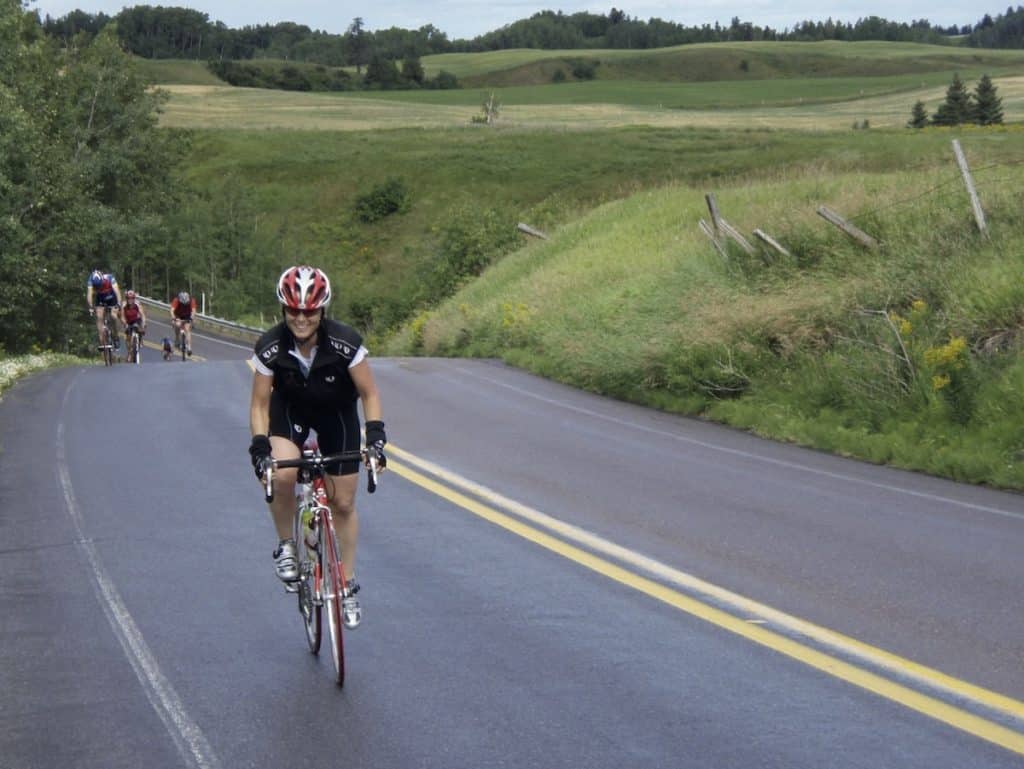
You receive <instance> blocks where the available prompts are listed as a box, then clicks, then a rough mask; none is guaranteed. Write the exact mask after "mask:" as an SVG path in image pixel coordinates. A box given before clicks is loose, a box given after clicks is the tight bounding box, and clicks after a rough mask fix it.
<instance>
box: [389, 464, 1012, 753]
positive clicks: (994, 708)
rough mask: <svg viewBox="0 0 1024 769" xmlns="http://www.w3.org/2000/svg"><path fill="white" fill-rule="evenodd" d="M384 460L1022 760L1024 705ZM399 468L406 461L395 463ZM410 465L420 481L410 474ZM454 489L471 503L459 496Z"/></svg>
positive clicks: (541, 540)
mask: <svg viewBox="0 0 1024 769" xmlns="http://www.w3.org/2000/svg"><path fill="white" fill-rule="evenodd" d="M388 453H389V454H390V455H391V457H392V458H390V459H389V462H388V468H389V469H391V470H393V471H394V472H395V473H396V474H397V475H399V476H401V477H402V478H404V479H406V480H408V481H410V482H411V483H414V484H416V485H417V486H420V487H421V488H423V489H426V490H427V491H429V492H431V493H433V494H436V495H437V496H439V497H442V498H444V499H446V500H448V501H449V502H451V503H453V504H455V505H458V506H459V507H461V508H463V509H464V510H467V511H469V512H471V513H473V514H474V515H477V516H479V517H480V518H483V519H484V520H486V521H489V522H491V523H493V524H495V525H496V526H500V527H502V528H503V529H506V530H508V531H510V532H512V533H513V534H516V535H518V536H520V537H522V538H523V539H526V540H529V541H530V542H533V543H535V544H537V545H540V546H541V547H543V548H546V549H547V550H550V551H551V552H553V553H557V554H558V555H560V556H562V557H564V558H567V559H569V560H570V561H574V562H575V563H578V564H580V565H581V566H584V567H586V568H588V569H590V570H592V571H595V572H597V573H598V574H602V575H604V576H606V577H608V578H609V579H612V580H615V581H616V582H619V583H620V584H623V585H627V586H628V587H631V588H633V589H634V590H637V591H639V592H641V593H643V594H645V595H647V596H650V597H651V598H654V599H656V600H658V601H661V602H663V603H665V604H668V605H669V606H672V607H674V608H676V609H679V610H681V611H684V612H686V613H687V614H690V615H692V616H694V617H697V618H698V619H701V620H704V621H705V622H709V623H711V624H713V625H716V626H717V627H720V628H722V629H724V630H728V631H729V632H731V633H735V634H736V635H738V636H741V637H743V638H746V639H748V640H750V641H753V642H754V643H757V644H760V645H761V646H764V647H767V648H769V649H772V650H774V651H776V652H778V653H780V654H784V655H786V656H787V657H790V658H792V659H794V660H797V661H799V662H802V663H803V664H805V665H809V666H810V667H813V668H816V669H817V670H820V671H822V672H824V673H827V674H829V675H831V676H834V677H835V678H839V679H841V680H843V681H846V682H848V683H851V684H853V685H855V686H858V687H860V688H862V689H866V690H867V691H870V692H873V693H875V694H877V695H879V696H881V697H884V698H886V699H888V700H891V701H892V702H897V703H899V704H901V705H903V706H905V707H908V708H910V709H911V710H915V711H917V712H918V713H922V714H924V715H926V716H929V717H931V718H934V719H936V720H938V721H941V722H943V723H945V724H948V725H950V726H952V727H954V728H956V729H959V730H961V731H964V732H967V733H969V734H972V735H974V736H976V737H980V738H981V739H983V740H986V741H988V742H991V743H994V744H996V745H999V746H1000V747H1002V748H1005V749H1007V750H1010V751H1013V752H1014V753H1019V754H1021V755H1024V733H1022V732H1020V731H1017V730H1015V729H1013V728H1010V727H1008V726H1006V725H1004V724H1003V723H999V722H998V721H997V720H994V719H997V718H998V719H1000V720H1002V721H1005V722H1008V723H1009V722H1017V723H1024V702H1021V701H1019V700H1015V699H1013V698H1011V697H1007V696H1005V695H1002V694H999V693H997V692H993V691H990V690H987V689H984V688H982V687H979V686H975V685H974V684H970V683H968V682H966V681H961V680H959V679H956V678H953V677H951V676H948V675H946V674H944V673H941V672H940V671H937V670H933V669H931V668H928V667H926V666H924V665H920V664H918V663H915V662H913V661H911V660H907V659H904V658H901V657H899V656H897V655H894V654H891V653H889V652H886V651H884V650H882V649H878V648H876V647H873V646H870V645H868V644H865V643H862V642H860V641H856V640H855V639H852V638H848V637H846V636H843V635H841V634H839V633H836V632H834V631H831V630H828V629H827V628H822V627H820V626H817V625H813V624H812V623H809V622H806V621H804V620H801V619H799V618H796V617H792V616H790V615H786V614H784V613H782V612H780V611H778V610H776V609H772V608H771V607H769V606H765V605H763V604H759V603H757V602H755V601H752V600H750V599H748V598H744V597H743V596H739V595H737V594H735V593H731V592H729V591H727V590H725V589H723V588H720V587H717V586H715V585H711V584H710V583H707V582H704V581H702V580H700V579H698V578H696V577H693V576H692V575H688V574H685V573H684V572H679V571H677V570H675V569H671V568H670V567H667V566H665V565H664V564H660V563H658V562H656V561H653V560H651V559H647V558H645V557H643V556H640V555H638V554H636V553H632V551H628V550H626V549H625V548H621V547H619V546H617V545H614V544H613V543H609V542H607V541H606V540H602V539H600V538H599V537H596V536H594V535H593V534H590V533H589V532H586V531H584V530H582V529H579V528H577V527H574V526H571V525H569V524H566V523H564V522H562V521H558V520H557V519H554V518H551V517H550V516H547V515H545V514H544V513H541V512H540V511H537V510H533V509H531V508H528V507H526V506H524V505H521V504H519V503H516V502H514V501H513V500H509V499H507V498H504V497H502V496H501V495H500V494H497V493H495V492H493V491H491V490H490V489H487V488H485V487H483V486H479V485H478V484H475V483H473V482H471V481H468V480H466V479H464V478H461V477H460V476H457V475H455V474H453V473H451V472H448V471H446V470H445V469H444V468H441V467H438V466H436V465H434V464H432V463H430V462H427V461H426V460H423V459H420V458H418V457H416V456H415V455H413V454H410V453H409V452H406V451H403V450H401V449H399V448H397V447H396V446H394V445H392V444H389V445H388ZM396 459H397V460H400V461H395V460H396ZM412 465H415V466H416V467H418V468H419V469H420V470H422V471H424V472H419V471H418V470H414V469H412V467H411V466H412ZM428 473H429V475H428ZM458 488H461V489H462V490H463V491H465V492H466V493H463V491H459V490H457V489H458ZM470 495H471V496H470ZM481 500H486V501H487V502H488V503H490V504H485V502H484V501H481ZM496 507H502V508H504V509H506V510H510V511H511V512H512V513H514V514H510V513H504V512H501V511H499V510H497V509H496ZM524 519H525V520H528V521H531V522H532V523H534V524H536V526H534V525H529V524H527V523H526V522H524ZM537 526H543V527H544V528H546V529H548V530H549V531H554V532H556V533H558V534H559V535H560V536H561V537H562V538H559V537H556V536H554V535H553V534H550V533H548V532H547V531H542V530H541V529H540V528H537ZM568 540H574V541H575V542H577V543H579V544H572V543H571V542H570V541H568ZM581 545H582V546H581ZM584 547H586V548H587V549H584ZM594 551H598V552H603V553H606V554H608V556H609V558H611V557H613V558H615V559H616V561H619V562H620V563H627V564H629V565H630V566H633V567H635V568H637V570H638V571H640V570H642V571H646V572H648V573H653V574H656V575H657V576H659V577H662V578H664V579H665V580H666V581H672V582H675V583H677V584H680V585H683V586H684V587H686V588H687V589H688V590H690V591H691V593H684V592H682V591H681V590H678V589H675V588H673V587H670V586H668V585H666V584H664V583H662V582H658V581H656V580H654V579H650V578H648V577H644V576H642V575H641V574H639V573H638V571H631V570H630V569H629V568H626V567H625V566H622V565H620V563H615V562H613V561H612V560H609V558H605V557H601V556H599V555H595V552H594ZM692 593H696V594H698V595H705V596H708V597H709V598H710V599H712V600H714V601H715V602H716V603H719V604H722V603H724V604H727V605H729V606H730V607H732V608H733V609H734V610H736V611H737V612H738V613H740V614H746V615H748V616H747V617H743V616H739V615H737V614H732V613H729V612H728V611H724V610H723V609H720V608H717V607H716V606H713V605H711V603H707V602H705V601H702V600H700V599H699V598H697V597H694V595H693V594H692ZM760 623H766V624H770V625H775V626H777V627H779V628H782V629H785V630H786V631H789V632H790V633H793V634H794V635H799V636H802V637H805V638H807V639H809V640H810V641H813V642H815V643H817V644H819V645H820V646H823V647H829V648H830V649H832V650H834V652H835V653H837V654H843V655H844V656H846V657H855V658H857V659H860V660H862V661H863V662H864V665H865V666H864V667H860V666H858V665H856V664H853V663H851V662H848V661H846V660H844V659H841V658H840V657H838V656H835V655H834V654H829V653H826V652H825V651H822V650H821V649H820V648H815V647H813V646H811V645H809V644H808V643H802V642H800V641H798V640H795V639H794V638H792V637H790V636H788V635H784V634H783V633H781V632H777V631H775V630H772V629H770V628H769V627H766V626H765V625H764V624H760ZM869 668H874V669H876V670H877V669H884V670H887V671H889V672H891V673H892V674H894V675H895V676H897V677H899V678H900V679H902V680H905V681H913V682H915V683H916V684H917V685H919V686H920V687H921V688H922V689H926V690H931V691H933V692H936V693H939V692H941V693H943V694H944V695H946V696H948V697H949V698H950V700H955V701H958V702H961V703H965V704H967V705H968V706H969V707H973V708H974V709H977V710H978V711H983V712H987V713H990V714H991V718H987V717H985V716H983V715H978V714H976V713H973V712H970V711H969V710H966V709H964V708H963V707H957V706H955V705H952V704H950V703H949V702H947V701H945V700H943V699H939V697H937V696H933V695H931V694H925V693H923V692H922V691H918V690H916V689H913V688H911V687H910V686H908V685H905V684H902V683H897V682H896V681H893V680H891V679H889V678H886V677H885V676H883V675H881V674H879V673H877V672H873V671H872V670H871V669H869Z"/></svg>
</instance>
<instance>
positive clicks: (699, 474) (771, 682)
mask: <svg viewBox="0 0 1024 769" xmlns="http://www.w3.org/2000/svg"><path fill="white" fill-rule="evenodd" d="M151 323H152V321H151ZM150 337H151V338H158V337H157V334H155V333H153V332H151V333H150ZM193 347H194V349H195V352H196V355H195V356H194V359H193V360H192V361H190V362H189V363H187V364H182V363H181V362H180V361H176V362H164V361H162V360H160V359H158V358H156V357H155V356H151V357H152V358H153V360H152V362H149V360H150V359H149V358H147V362H145V363H144V364H143V365H142V366H138V367H132V366H116V367H114V368H111V369H105V368H103V367H99V366H96V367H89V368H79V369H64V370H58V371H52V372H47V373H44V374H40V375H37V376H34V377H32V378H30V379H28V380H26V381H24V382H22V383H20V384H18V385H17V386H15V387H14V388H13V389H12V390H10V391H9V392H8V393H7V394H6V395H5V397H4V399H3V401H2V402H0V440H2V444H3V445H2V449H3V451H2V454H0V510H2V511H3V512H2V513H0V618H2V620H0V767H3V769H7V768H8V767H10V769H33V768H35V767H40V768H41V767H47V768H49V767H55V766H73V767H76V768H77V767H82V768H85V767H97V769H99V768H102V769H113V768H115V767H139V766H146V767H181V766H186V767H202V768H203V769H216V768H217V767H273V766H300V767H305V766H321V765H324V766H353V767H381V768H384V767H388V768H389V769H393V768H394V767H401V768H403V769H404V768H405V767H445V768H446V769H448V768H451V767H467V768H469V767H473V768H474V769H479V768H481V767H545V768H547V767H584V766H585V767H616V768H617V769H619V768H621V767H716V768H718V767H721V768H729V767H736V768H737V769H739V768H743V769H746V768H747V767H780V769H781V768H783V767H785V768H786V769H792V768H793V767H808V768H811V767H813V768H815V769H817V768H819V767H824V766H828V767H871V768H872V769H875V768H877V767H897V766H898V767H901V768H902V767H929V768H932V767H950V768H951V769H952V768H955V769H966V768H970V767H986V768H987V767H1011V766H1021V765H1022V764H1024V759H1022V755H1024V720H1022V718H1024V704H1022V703H1021V702H1020V700H1021V699H1022V698H1024V672H1022V665H1021V662H1022V649H1024V643H1022V640H1021V639H1022V638H1024V620H1022V618H1021V612H1020V599H1019V587H1020V585H1021V584H1022V580H1021V578H1022V576H1024V574H1022V570H1024V566H1022V564H1021V559H1020V557H1019V554H1020V553H1021V552H1022V546H1024V498H1022V497H1020V496H1017V495H1012V494H1005V493H999V492H995V491H992V490H986V489H978V488H972V487H965V486H961V485H957V484H953V483H948V482H945V481H940V480H937V479H933V478H928V477H925V476H920V475H915V474H909V473H901V472H897V471H893V470H889V469H886V468H880V467H874V466H869V465H864V464H861V463H856V462H851V461H848V460H842V459H839V458H836V457H831V456H828V455H823V454H819V453H816V452H809V451H804V450H800V449H797V448H795V447H791V446H782V445H777V444H773V443H770V442H765V441H761V440H758V439H756V438H753V437H752V436H749V435H746V434H743V433H739V432H735V431H732V430H728V429H723V428H721V427H717V426H714V425H709V424H705V423H701V422H696V421H692V420H686V419H680V418H675V417H670V416H667V415H664V414H660V413H657V412H653V411H649V410H645V409H639V408H636V407H631V406H627V405H624V404H620V403H615V402H611V401H608V400H605V399H602V398H597V397H594V396H590V395H586V394H581V393H578V392H576V391H573V390H570V389H568V388H564V387H560V386H558V385H554V384H552V383H549V382H545V381H543V380H539V379H537V378H534V377H531V376H528V375H525V374H523V373H521V372H518V371H515V370H513V369H510V368H507V367H505V366H502V365H500V364H495V363H490V362H485V361H462V360H388V359H384V360H375V361H374V363H373V365H374V368H375V373H376V375H377V379H378V382H379V384H380V387H381V390H382V395H383V398H384V406H385V414H386V422H387V425H388V431H389V436H390V438H391V440H392V444H393V445H392V451H391V454H390V456H391V471H390V472H388V473H387V474H386V475H385V476H384V477H383V478H382V483H381V488H380V490H379V491H378V493H377V494H376V495H374V496H373V497H368V496H366V495H365V493H362V492H361V496H360V510H361V513H362V535H361V546H360V553H359V556H360V558H359V574H360V581H361V583H362V584H363V586H364V593H363V594H362V595H363V604H364V617H365V619H364V624H363V626H362V627H361V628H359V629H358V630H357V631H356V632H354V633H350V634H348V636H347V642H346V649H347V652H348V663H349V664H348V677H347V680H346V685H345V687H344V689H338V688H337V687H335V686H334V685H333V684H332V683H331V680H330V665H331V663H330V659H329V657H327V656H326V654H323V655H321V657H319V658H318V657H314V656H312V655H310V654H309V653H308V651H307V650H306V647H305V642H304V638H303V632H302V628H301V625H300V622H299V616H298V613H297V612H296V610H295V607H294V600H293V598H292V597H291V596H286V595H285V594H284V593H283V591H282V590H281V588H280V586H279V584H278V583H277V581H276V579H275V577H274V575H273V570H272V562H271V558H270V550H271V549H272V547H273V544H274V542H273V531H272V527H271V524H270V522H269V518H268V516H267V514H266V511H265V508H264V505H263V503H262V498H261V495H260V489H259V487H258V485H257V483H256V481H255V480H254V479H253V477H252V471H251V469H250V467H249V464H248V456H247V454H246V447H247V446H248V427H247V420H248V414H247V408H248V393H249V385H250V378H251V373H250V371H249V369H248V367H247V366H246V364H245V363H244V359H245V358H246V357H248V354H249V353H248V351H247V349H246V348H245V346H244V345H234V346H221V345H220V344H219V343H217V342H216V341H215V340H213V339H212V338H206V339H203V338H200V337H198V336H197V338H196V341H195V342H194V345H193Z"/></svg>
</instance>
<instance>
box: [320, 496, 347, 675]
mask: <svg viewBox="0 0 1024 769" xmlns="http://www.w3.org/2000/svg"><path fill="white" fill-rule="evenodd" d="M320 568H321V589H320V594H321V595H322V596H323V600H324V609H325V610H326V611H327V626H328V627H329V628H330V631H331V656H332V657H333V658H334V672H335V673H336V674H337V678H336V680H337V682H338V686H344V684H345V640H344V638H343V637H342V624H341V599H342V586H343V585H344V584H345V579H344V577H343V576H342V571H341V559H340V558H339V557H338V542H337V539H336V538H335V536H334V524H333V523H332V521H331V518H330V516H328V515H325V516H323V518H321V519H320Z"/></svg>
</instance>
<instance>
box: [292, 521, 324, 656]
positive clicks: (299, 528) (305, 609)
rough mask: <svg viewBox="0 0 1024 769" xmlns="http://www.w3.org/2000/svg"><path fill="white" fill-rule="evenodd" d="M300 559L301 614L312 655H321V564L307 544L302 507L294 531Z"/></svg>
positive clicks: (299, 594) (299, 593)
mask: <svg viewBox="0 0 1024 769" xmlns="http://www.w3.org/2000/svg"><path fill="white" fill-rule="evenodd" d="M292 534H293V535H294V537H295V546H296V550H297V554H298V558H299V592H298V598H299V614H300V615H301V616H302V625H303V628H304V629H305V631H306V643H307V645H308V646H309V651H310V652H311V653H312V654H319V653H320V639H321V638H322V636H323V620H322V619H321V611H320V608H321V607H320V604H319V603H317V595H316V587H317V585H318V584H319V578H320V564H319V562H318V559H317V554H316V551H315V550H313V549H311V548H310V547H309V546H308V545H307V544H306V536H305V526H303V524H302V507H301V506H299V507H298V509H297V510H296V511H295V526H294V529H293V531H292Z"/></svg>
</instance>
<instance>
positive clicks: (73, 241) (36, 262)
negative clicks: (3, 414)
mask: <svg viewBox="0 0 1024 769" xmlns="http://www.w3.org/2000/svg"><path fill="white" fill-rule="evenodd" d="M0 51H3V55H2V56H0V350H2V351H5V352H8V353H23V352H28V351H31V350H33V349H55V350H66V349H72V350H74V351H76V352H81V351H84V350H85V349H88V347H87V345H88V341H87V340H89V339H90V338H91V339H93V340H94V338H95V336H94V335H95V329H93V330H92V332H91V335H90V331H89V329H90V324H89V323H88V322H87V321H88V317H87V315H86V304H85V284H86V278H87V277H88V275H89V273H90V271H92V270H93V269H96V268H100V269H104V270H110V269H126V268H127V265H129V264H133V265H135V266H138V267H140V268H141V267H142V266H143V263H142V262H141V261H140V260H139V259H138V255H139V254H150V255H151V256H152V259H151V261H150V262H149V264H147V265H146V268H147V269H152V270H154V271H155V270H156V269H157V266H156V265H157V264H160V256H161V252H163V251H165V249H166V248H167V247H168V243H169V242H170V241H171V240H172V238H170V231H169V229H168V227H167V219H168V217H169V215H170V214H171V212H173V211H174V210H175V209H176V208H177V206H178V204H179V196H178V192H177V185H176V183H175V180H174V171H175V169H176V167H177V166H178V164H179V163H180V162H181V161H182V159H183V157H184V153H185V150H186V145H185V141H184V138H183V136H182V135H181V134H179V133H176V132H173V131H166V130H159V129H158V127H157V111H158V109H159V107H160V105H161V103H162V102H163V100H164V96H163V95H161V94H160V93H159V92H155V91H151V90H150V89H149V88H148V83H147V82H146V81H144V80H143V78H141V77H140V76H139V75H137V74H136V73H135V71H134V69H133V67H132V66H131V62H130V57H128V56H127V54H125V53H124V52H123V50H122V48H121V45H120V43H119V41H118V40H117V39H116V37H115V36H114V35H113V33H112V32H110V31H101V32H99V33H98V34H97V35H96V36H95V37H94V38H93V39H92V40H91V41H89V42H88V43H87V44H83V45H80V46H75V47H64V46H60V45H57V44H56V43H54V41H53V40H52V39H50V38H48V37H47V36H46V35H44V34H43V30H42V28H41V27H40V25H39V21H38V18H37V16H36V15H35V14H34V13H30V12H28V11H27V10H26V9H25V8H24V7H23V6H22V3H21V0H0ZM117 274H118V273H116V272H115V275H117ZM121 276H122V277H123V273H122V274H121Z"/></svg>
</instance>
